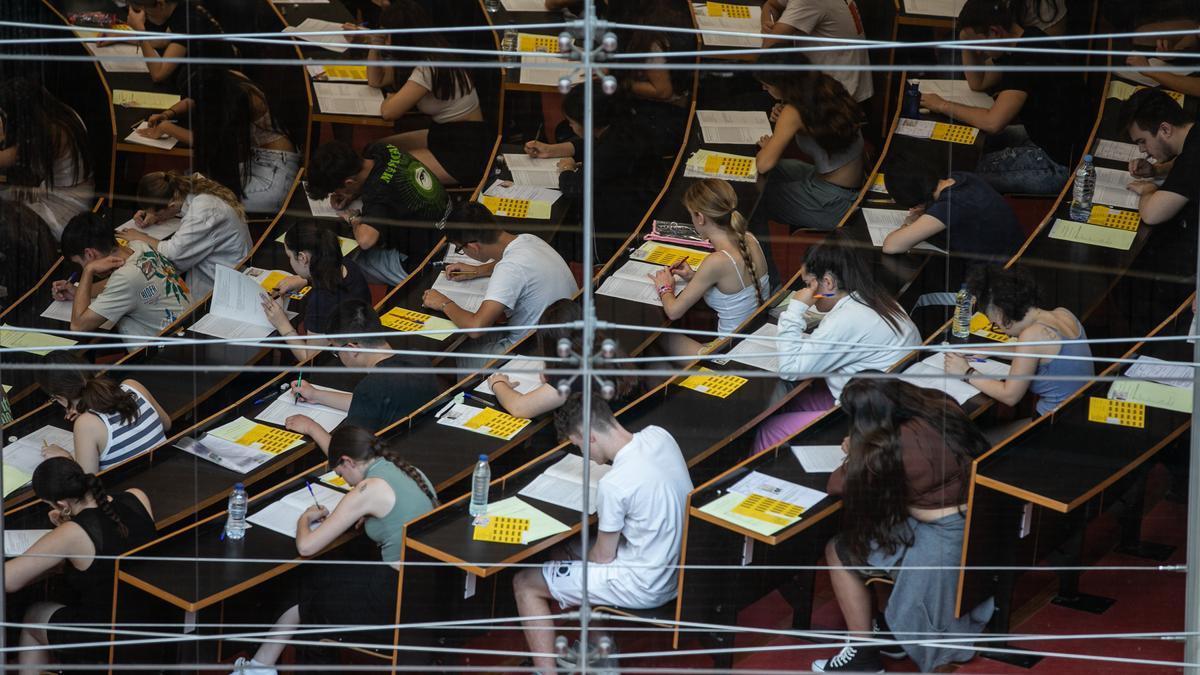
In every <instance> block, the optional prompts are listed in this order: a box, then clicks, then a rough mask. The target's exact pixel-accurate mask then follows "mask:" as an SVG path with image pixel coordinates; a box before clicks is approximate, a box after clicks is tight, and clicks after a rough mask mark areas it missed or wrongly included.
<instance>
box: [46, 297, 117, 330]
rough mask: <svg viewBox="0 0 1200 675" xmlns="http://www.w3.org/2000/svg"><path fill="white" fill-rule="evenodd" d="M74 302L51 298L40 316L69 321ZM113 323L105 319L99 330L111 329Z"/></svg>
mask: <svg viewBox="0 0 1200 675" xmlns="http://www.w3.org/2000/svg"><path fill="white" fill-rule="evenodd" d="M74 304H75V303H74V301H72V300H51V301H50V304H49V305H48V306H47V307H46V309H44V310H43V311H42V318H45V319H51V320H53V321H62V322H63V323H71V311H72V310H73V309H74ZM114 325H116V324H114V323H113V322H111V321H105V322H104V323H102V324H100V330H111V329H112V327H113V326H114Z"/></svg>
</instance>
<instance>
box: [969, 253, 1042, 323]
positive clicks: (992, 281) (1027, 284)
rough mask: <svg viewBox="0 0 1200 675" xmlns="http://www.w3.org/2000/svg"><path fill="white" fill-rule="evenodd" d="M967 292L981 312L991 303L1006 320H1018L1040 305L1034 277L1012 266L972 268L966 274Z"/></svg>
mask: <svg viewBox="0 0 1200 675" xmlns="http://www.w3.org/2000/svg"><path fill="white" fill-rule="evenodd" d="M967 291H969V292H970V293H971V295H973V296H975V306H976V307H978V308H979V309H980V311H984V310H986V309H987V308H988V306H989V305H990V306H992V307H995V308H996V309H998V310H1000V311H1001V312H1003V313H1004V318H1005V319H1007V320H1008V321H1020V320H1021V319H1023V318H1025V315H1026V314H1028V313H1029V310H1031V309H1035V308H1037V307H1039V306H1040V305H1039V299H1038V288H1037V283H1036V282H1034V280H1033V277H1031V276H1029V275H1028V274H1025V273H1024V272H1018V271H1017V270H1015V269H1003V268H1000V267H985V266H979V267H975V268H973V269H972V270H971V271H970V272H969V273H968V274H967Z"/></svg>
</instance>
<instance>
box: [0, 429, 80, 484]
mask: <svg viewBox="0 0 1200 675" xmlns="http://www.w3.org/2000/svg"><path fill="white" fill-rule="evenodd" d="M43 443H44V444H46V445H57V446H58V447H60V448H62V449H63V450H66V451H67V452H69V453H71V454H72V455H74V454H75V434H73V433H71V432H70V431H67V430H66V429H60V428H58V427H52V426H44V427H42V428H41V429H38V430H37V431H34V432H33V433H31V434H27V435H25V436H22V437H21V438H18V439H17V440H15V441H13V442H11V443H9V444H8V445H5V446H4V463H5V465H8V466H15V467H16V468H17V469H19V470H21V471H24V472H25V473H27V474H29V475H31V476H32V475H33V470H34V469H36V468H37V467H38V465H39V464H41V463H42V446H43Z"/></svg>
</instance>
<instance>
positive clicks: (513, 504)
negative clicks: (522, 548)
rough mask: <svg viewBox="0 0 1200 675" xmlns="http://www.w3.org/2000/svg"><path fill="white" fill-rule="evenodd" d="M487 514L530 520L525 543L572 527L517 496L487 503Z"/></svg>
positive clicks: (530, 542)
mask: <svg viewBox="0 0 1200 675" xmlns="http://www.w3.org/2000/svg"><path fill="white" fill-rule="evenodd" d="M485 515H487V516H492V517H498V516H507V517H509V518H524V519H526V520H528V521H529V529H528V530H526V531H525V541H524V542H523V543H525V544H532V543H533V542H535V541H537V540H539V539H545V538H546V537H552V536H554V535H556V534H560V533H562V532H566V531H567V530H569V529H571V528H569V527H567V526H566V525H563V524H562V523H561V522H559V520H558V519H557V518H552V517H551V516H549V515H547V514H546V513H544V512H542V511H541V510H540V509H538V508H536V507H534V506H532V505H530V504H526V503H525V502H523V501H521V500H520V499H519V498H517V497H509V498H508V499H501V500H500V501H498V502H492V503H491V504H488V505H487V512H486V514H485Z"/></svg>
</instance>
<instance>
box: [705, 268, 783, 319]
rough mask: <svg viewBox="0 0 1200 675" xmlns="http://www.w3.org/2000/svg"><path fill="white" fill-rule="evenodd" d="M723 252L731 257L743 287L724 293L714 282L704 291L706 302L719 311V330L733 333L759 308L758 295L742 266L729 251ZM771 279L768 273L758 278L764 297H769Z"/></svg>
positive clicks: (715, 310) (759, 288)
mask: <svg viewBox="0 0 1200 675" xmlns="http://www.w3.org/2000/svg"><path fill="white" fill-rule="evenodd" d="M721 253H724V254H725V257H727V258H729V262H731V263H733V268H734V269H735V270H737V273H738V281H739V282H741V284H742V288H741V290H739V291H735V292H733V293H722V292H721V289H720V288H717V286H716V285H715V284H714V285H713V286H711V287H710V288H709V289H708V290H707V291H704V302H706V303H708V306H709V307H711V308H712V310H713V311H714V312H716V313H717V331H719V332H721V333H732V332H733V331H734V329H736V328H737V327H738V326H740V325H741V324H742V322H743V321H745V320H746V319H747V318H749V317H750V315H751V314H753V313H754V310H755V309H757V308H758V295H757V293H755V286H750V285H748V284H746V282H745V280H744V277H743V275H742V268H741V267H740V266H739V265H738V262H737V260H736V259H734V257H733V256H732V255H730V254H729V251H726V250H724V249H722V250H721ZM769 283H770V282H769V279H768V278H767V275H766V274H763V275H762V276H760V277H759V278H758V284H757V287H758V290H759V291H760V292H761V293H762V296H763V299H764V300H765V299H766V298H767V291H768V289H769V286H768V284H769Z"/></svg>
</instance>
